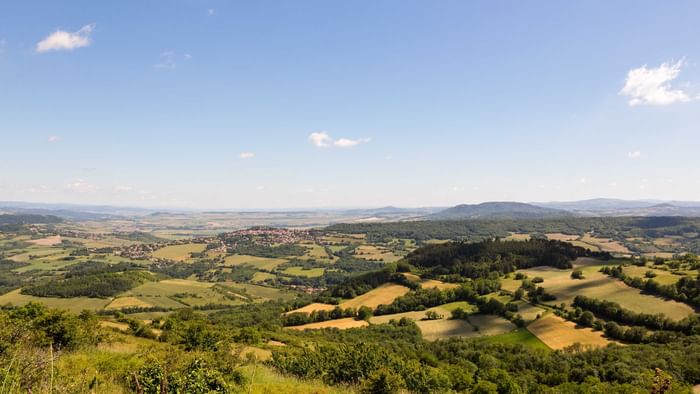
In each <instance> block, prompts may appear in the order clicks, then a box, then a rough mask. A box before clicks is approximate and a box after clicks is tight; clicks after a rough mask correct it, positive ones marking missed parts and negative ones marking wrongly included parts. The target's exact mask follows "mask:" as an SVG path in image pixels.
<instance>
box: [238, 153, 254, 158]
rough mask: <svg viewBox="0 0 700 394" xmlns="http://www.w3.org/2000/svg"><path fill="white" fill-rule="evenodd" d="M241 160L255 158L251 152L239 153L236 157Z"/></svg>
mask: <svg viewBox="0 0 700 394" xmlns="http://www.w3.org/2000/svg"><path fill="white" fill-rule="evenodd" d="M238 157H240V158H241V159H250V158H253V157H255V153H253V152H241V154H240V155H238Z"/></svg>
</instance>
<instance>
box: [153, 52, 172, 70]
mask: <svg viewBox="0 0 700 394" xmlns="http://www.w3.org/2000/svg"><path fill="white" fill-rule="evenodd" d="M159 57H160V61H159V62H158V63H156V64H155V66H154V67H155V68H175V67H177V64H175V52H173V51H164V52H161V53H160V55H159Z"/></svg>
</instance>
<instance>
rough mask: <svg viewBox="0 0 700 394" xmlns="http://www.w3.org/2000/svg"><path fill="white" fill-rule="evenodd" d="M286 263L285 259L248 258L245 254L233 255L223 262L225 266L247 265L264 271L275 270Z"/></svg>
mask: <svg viewBox="0 0 700 394" xmlns="http://www.w3.org/2000/svg"><path fill="white" fill-rule="evenodd" d="M286 262H287V260H285V259H275V258H268V257H257V256H248V255H245V254H234V255H231V256H228V257H226V259H225V260H224V264H225V265H227V266H232V265H249V266H251V267H254V268H258V269H264V270H272V269H275V268H277V266H278V265H280V264H282V263H286Z"/></svg>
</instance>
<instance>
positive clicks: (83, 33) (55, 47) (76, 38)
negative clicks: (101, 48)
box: [36, 23, 95, 53]
mask: <svg viewBox="0 0 700 394" xmlns="http://www.w3.org/2000/svg"><path fill="white" fill-rule="evenodd" d="M93 30H95V24H94V23H91V24H89V25H85V26H83V27H81V28H80V30H78V31H76V32H73V33H71V32H67V31H63V30H56V31H55V32H53V33H51V34H49V35H48V36H47V37H46V38H44V39H43V40H41V41H39V42H38V43H37V44H36V51H37V52H38V53H44V52H48V51H72V50H73V49H77V48H82V47H86V46H88V45H90V42H91V40H90V35H91V34H92V31H93Z"/></svg>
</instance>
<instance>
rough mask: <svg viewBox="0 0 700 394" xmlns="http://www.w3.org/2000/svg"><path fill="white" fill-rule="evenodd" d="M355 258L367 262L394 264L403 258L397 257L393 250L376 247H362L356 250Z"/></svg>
mask: <svg viewBox="0 0 700 394" xmlns="http://www.w3.org/2000/svg"><path fill="white" fill-rule="evenodd" d="M355 257H357V258H360V259H365V260H376V261H384V262H386V263H393V262H394V261H398V260H401V256H397V255H395V254H394V253H392V252H391V250H388V249H385V248H383V247H379V246H375V245H361V246H358V247H357V248H356V249H355Z"/></svg>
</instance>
